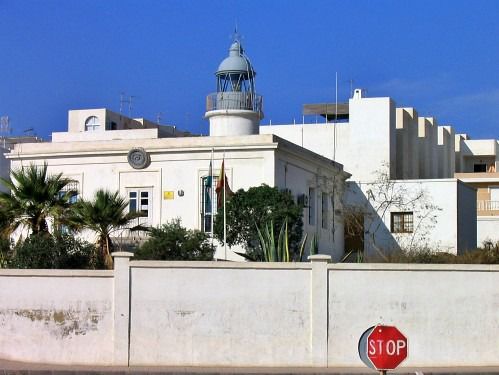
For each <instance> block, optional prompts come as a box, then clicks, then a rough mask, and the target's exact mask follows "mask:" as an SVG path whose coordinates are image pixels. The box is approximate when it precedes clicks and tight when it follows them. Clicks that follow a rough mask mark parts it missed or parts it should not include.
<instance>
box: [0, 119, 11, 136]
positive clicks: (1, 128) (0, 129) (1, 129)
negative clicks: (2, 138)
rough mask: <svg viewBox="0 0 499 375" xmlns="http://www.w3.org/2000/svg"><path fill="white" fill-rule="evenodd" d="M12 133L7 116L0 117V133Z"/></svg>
mask: <svg viewBox="0 0 499 375" xmlns="http://www.w3.org/2000/svg"><path fill="white" fill-rule="evenodd" d="M11 131H12V129H11V127H10V117H9V116H1V117H0V133H1V134H2V135H3V134H9V133H10V132H11Z"/></svg>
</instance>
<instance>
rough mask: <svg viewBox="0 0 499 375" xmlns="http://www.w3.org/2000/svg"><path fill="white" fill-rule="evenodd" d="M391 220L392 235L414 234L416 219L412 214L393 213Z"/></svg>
mask: <svg viewBox="0 0 499 375" xmlns="http://www.w3.org/2000/svg"><path fill="white" fill-rule="evenodd" d="M391 219H392V223H391V232H392V233H412V232H413V231H414V218H413V213H412V212H392V213H391Z"/></svg>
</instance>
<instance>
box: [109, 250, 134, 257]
mask: <svg viewBox="0 0 499 375" xmlns="http://www.w3.org/2000/svg"><path fill="white" fill-rule="evenodd" d="M111 256H112V257H113V258H132V257H133V253H130V252H128V251H115V252H113V253H111Z"/></svg>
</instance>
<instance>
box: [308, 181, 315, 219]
mask: <svg viewBox="0 0 499 375" xmlns="http://www.w3.org/2000/svg"><path fill="white" fill-rule="evenodd" d="M308 224H309V225H315V188H313V187H311V188H308Z"/></svg>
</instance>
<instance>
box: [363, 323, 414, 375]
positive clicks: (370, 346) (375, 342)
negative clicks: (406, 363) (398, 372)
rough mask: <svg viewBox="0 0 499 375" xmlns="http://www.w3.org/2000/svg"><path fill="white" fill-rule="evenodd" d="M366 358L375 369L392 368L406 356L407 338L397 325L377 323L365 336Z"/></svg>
mask: <svg viewBox="0 0 499 375" xmlns="http://www.w3.org/2000/svg"><path fill="white" fill-rule="evenodd" d="M367 358H369V360H370V361H371V362H372V364H373V365H374V367H375V368H376V370H393V369H395V368H396V367H397V366H398V365H400V363H402V361H403V360H404V359H406V358H407V338H406V337H405V336H404V335H403V334H402V333H401V332H400V331H399V330H398V329H397V327H393V326H383V325H377V326H376V327H374V329H373V330H372V331H371V333H370V334H369V336H367Z"/></svg>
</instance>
